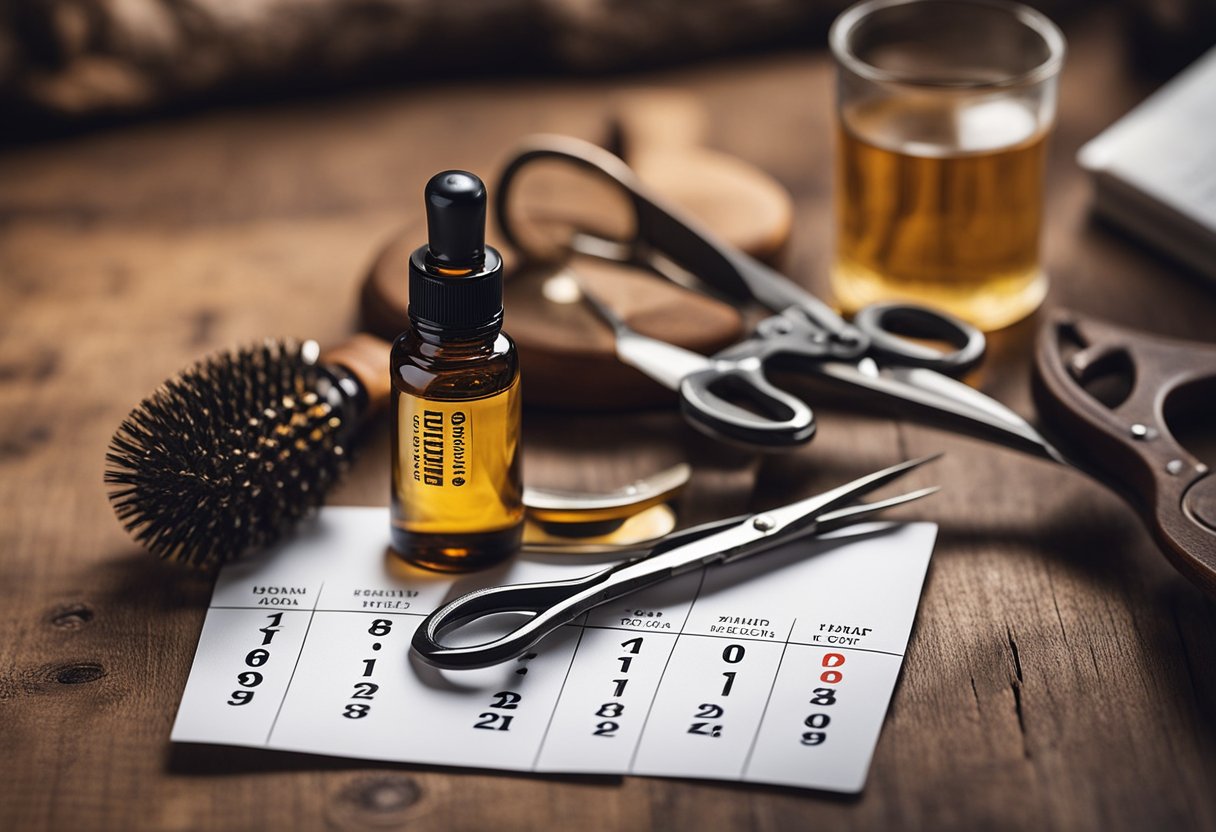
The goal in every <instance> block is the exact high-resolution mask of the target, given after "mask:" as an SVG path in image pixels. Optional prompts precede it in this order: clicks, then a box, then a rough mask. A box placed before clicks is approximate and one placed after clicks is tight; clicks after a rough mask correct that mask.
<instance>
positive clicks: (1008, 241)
mask: <svg viewBox="0 0 1216 832" xmlns="http://www.w3.org/2000/svg"><path fill="white" fill-rule="evenodd" d="M829 40H830V43H831V48H832V54H833V56H834V57H835V60H836V66H837V97H836V116H837V125H838V137H837V141H838V144H837V149H836V192H835V213H836V253H835V259H834V262H833V266H832V274H831V281H832V289H833V292H834V293H835V295H836V299H837V302H838V303H839V304H840V305H841V307H842V308H843V309H844V311H845V312H846V313H851V312H854V311H856V310H857V309H860V308H861V307H863V306H865V305H866V304H869V303H872V302H874V301H880V300H908V301H914V302H917V303H923V304H927V305H930V306H934V307H937V308H939V309H943V310H946V311H948V312H952V313H954V314H955V315H958V316H959V317H961V318H963V319H965V320H968V321H971V322H972V323H974V324H975V325H977V326H979V327H980V328H981V329H985V330H993V329H999V328H1000V327H1003V326H1007V325H1009V324H1011V323H1013V322H1015V321H1017V320H1019V319H1021V318H1023V317H1025V316H1026V315H1028V314H1030V313H1031V312H1033V311H1034V309H1035V308H1036V307H1037V306H1038V305H1039V304H1040V302H1042V300H1043V297H1044V295H1045V294H1046V292H1047V276H1046V274H1045V273H1044V272H1043V269H1042V266H1041V263H1040V260H1039V237H1040V226H1041V225H1042V217H1043V169H1044V157H1045V152H1046V143H1047V136H1048V134H1049V133H1050V131H1051V126H1052V123H1053V121H1054V118H1055V109H1056V87H1057V80H1058V77H1059V72H1060V67H1061V65H1062V64H1063V59H1064V37H1063V35H1061V34H1060V30H1059V29H1058V28H1056V26H1055V24H1053V23H1052V22H1051V21H1050V20H1048V19H1047V18H1046V17H1044V16H1043V15H1042V14H1040V13H1039V12H1037V11H1034V10H1033V9H1030V8H1027V7H1026V6H1022V5H1018V4H1016V3H1009V2H1004V1H1003V0H867V1H866V2H862V3H858V4H857V5H855V6H852V7H851V8H849V9H847V10H846V11H845V12H843V13H842V14H841V15H840V17H839V18H837V19H836V22H835V23H834V24H833V25H832V29H831V33H830V35H829Z"/></svg>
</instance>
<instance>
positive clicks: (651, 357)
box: [579, 281, 713, 390]
mask: <svg viewBox="0 0 1216 832" xmlns="http://www.w3.org/2000/svg"><path fill="white" fill-rule="evenodd" d="M579 289H580V290H581V291H582V293H583V300H585V301H586V302H587V305H588V306H590V307H591V308H592V309H594V310H595V311H596V313H597V314H598V315H599V316H600V317H601V318H603V319H604V321H605V322H606V323H607V324H608V325H609V326H610V327H612V332H613V334H614V335H615V336H616V355H617V358H619V359H621V361H623V362H624V363H626V364H628V365H629V366H630V367H634V368H636V369H638V370H641V371H642V372H643V373H645V374H646V375H648V376H650V377H651V378H652V379H654V380H655V381H657V382H658V383H659V384H662V385H663V386H664V387H667V388H669V389H671V390H679V389H680V382H681V381H683V380H684V378H685V377H687V376H690V375H692V374H693V373H697V372H700V371H702V370H705V369H708V368H709V367H710V366H711V365H712V363H713V362H712V361H711V360H710V359H708V358H706V357H705V356H703V355H701V354H700V353H697V352H693V351H692V350H686V349H684V348H683V347H677V346H676V345H675V344H669V343H667V342H666V341H660V340H659V339H657V338H651V337H650V336H649V335H642V334H641V333H640V332H637V331H636V330H634V329H631V328H630V327H629V325H628V324H626V323H625V320H624V319H623V318H622V317H621V316H620V315H618V314H616V312H615V311H613V309H612V308H611V307H609V306H608V305H607V304H605V303H604V302H603V301H602V300H600V299H599V298H597V297H596V296H595V295H594V294H593V293H592V292H589V291H587V287H586V285H584V284H583V283H582V282H581V281H580V282H579Z"/></svg>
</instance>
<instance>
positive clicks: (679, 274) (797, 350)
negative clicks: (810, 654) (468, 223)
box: [496, 136, 1062, 462]
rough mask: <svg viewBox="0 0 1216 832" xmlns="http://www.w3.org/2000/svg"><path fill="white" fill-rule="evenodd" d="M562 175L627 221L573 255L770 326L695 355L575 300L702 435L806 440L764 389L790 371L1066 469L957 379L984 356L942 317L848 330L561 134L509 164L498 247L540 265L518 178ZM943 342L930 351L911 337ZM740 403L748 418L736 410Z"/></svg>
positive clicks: (904, 308)
mask: <svg viewBox="0 0 1216 832" xmlns="http://www.w3.org/2000/svg"><path fill="white" fill-rule="evenodd" d="M552 162H558V163H561V164H565V165H571V166H574V167H576V168H578V169H579V170H581V171H583V172H585V173H590V174H591V175H592V176H594V177H597V178H598V179H600V180H602V181H603V182H606V183H608V184H609V185H610V186H611V187H612V188H614V189H615V191H616V192H617V196H618V197H619V198H620V199H621V201H622V202H624V203H626V204H627V205H628V208H629V210H631V211H632V213H633V217H632V218H631V219H632V222H631V223H626V224H625V225H628V226H629V228H630V230H629V231H628V232H626V233H617V234H610V233H603V232H597V231H594V230H590V229H589V228H579V227H575V228H573V229H571V230H570V232H569V235H568V238H567V239H566V240H565V241H564V243H565V247H566V249H567V250H568V253H572V254H582V255H586V256H591V257H596V258H600V259H604V260H609V261H614V262H618V263H628V264H631V265H638V266H643V267H646V268H649V269H651V270H653V271H655V272H657V273H658V274H660V275H663V276H665V277H667V278H668V279H672V280H674V281H675V282H677V283H687V279H686V278H687V277H688V276H692V277H693V278H695V279H696V281H698V282H699V284H700V285H701V286H702V287H707V288H708V290H709V291H710V292H711V293H713V294H719V295H725V296H726V297H727V298H729V299H731V300H733V301H736V302H743V301H754V302H756V303H758V304H759V305H760V306H762V307H764V308H766V309H768V310H770V311H771V312H774V313H775V314H774V315H772V316H771V317H768V318H766V319H764V320H762V321H761V322H760V323H759V324H758V325H757V327H756V330H755V332H754V333H753V334H752V335H751V336H750V337H749V338H747V339H746V340H744V341H743V342H741V343H739V344H736V345H734V346H731V347H728V348H727V349H725V350H723V351H721V352H719V353H717V354H716V355H713V356H711V357H706V356H703V355H701V354H699V353H696V352H693V351H691V350H686V349H683V348H681V347H677V346H675V345H672V344H668V343H666V342H664V341H661V340H659V339H656V338H650V337H648V336H644V335H641V334H640V333H637V332H635V331H633V330H632V329H630V328H629V327H628V326H627V325H626V324H625V322H624V321H623V320H622V319H621V318H620V317H619V316H617V315H615V314H614V313H613V312H612V310H610V309H609V308H608V307H606V306H605V305H604V304H603V303H600V302H598V299H597V298H595V297H594V295H593V294H592V293H591V292H588V291H586V287H585V286H583V289H584V297H586V298H587V300H588V301H589V302H590V303H591V304H592V305H593V306H594V307H595V308H596V309H597V310H598V311H599V313H600V315H601V316H602V317H603V318H604V319H605V320H606V321H607V322H608V323H609V324H610V325H611V326H612V328H613V330H614V332H615V335H616V352H617V355H618V357H619V358H620V359H621V360H622V361H624V362H625V363H626V364H629V365H631V366H633V367H636V368H637V369H639V370H641V371H642V372H644V373H646V374H647V375H649V376H650V377H651V378H653V379H655V380H656V381H658V382H659V383H661V384H664V385H665V386H667V387H670V388H672V389H673V390H677V391H678V392H679V395H680V407H681V410H682V411H683V414H684V416H685V418H687V419H688V421H689V422H691V423H692V424H693V425H694V426H695V427H697V428H699V429H700V430H702V431H704V432H706V433H708V434H710V435H712V436H715V437H719V438H723V439H727V440H731V441H734V442H736V443H741V444H745V445H749V446H753V447H760V448H781V447H789V446H793V445H798V444H801V443H804V442H807V441H808V440H810V439H811V438H812V436H814V433H815V416H814V412H813V411H812V409H811V408H810V406H809V405H807V403H806V402H805V401H803V400H802V399H800V398H799V397H797V396H794V395H792V394H790V393H789V392H787V391H785V390H782V389H780V388H778V387H776V386H775V385H773V384H772V383H771V382H770V381H769V379H768V376H767V373H768V371H769V370H771V369H786V370H791V371H793V372H797V373H802V374H805V375H810V376H814V377H816V378H819V379H822V380H826V381H828V382H831V383H834V384H837V385H844V386H846V387H848V388H850V389H851V390H852V391H853V392H854V393H857V392H860V393H862V394H863V395H864V396H866V397H869V398H872V399H876V400H880V401H883V402H886V403H895V404H896V405H897V406H898V407H899V410H900V412H901V414H906V413H913V414H916V415H919V416H921V417H922V418H925V419H927V420H929V421H933V422H935V423H938V424H941V425H943V426H945V427H952V428H954V429H956V430H959V431H960V432H965V433H969V434H972V435H975V436H978V437H979V438H983V439H988V440H990V441H997V442H1001V443H1003V444H1005V445H1008V446H1010V447H1014V448H1017V449H1019V450H1022V451H1026V452H1028V453H1032V454H1036V455H1038V456H1041V457H1044V458H1048V459H1052V460H1055V461H1057V462H1059V461H1062V458H1061V456H1060V454H1059V453H1058V452H1057V451H1056V450H1055V448H1054V447H1052V446H1051V445H1050V443H1048V441H1047V440H1046V439H1045V438H1043V436H1042V435H1041V434H1039V433H1038V431H1036V430H1035V429H1034V428H1033V427H1032V426H1031V425H1030V424H1029V423H1028V422H1026V420H1024V419H1022V418H1021V417H1020V416H1018V415H1017V414H1016V413H1014V412H1013V411H1011V410H1009V409H1008V408H1007V407H1005V406H1004V405H1002V404H1000V403H999V402H997V401H995V400H994V399H991V398H989V397H987V396H985V395H983V394H982V393H979V392H978V391H976V390H974V389H973V388H971V387H968V386H967V385H966V384H963V383H962V382H960V381H957V380H955V379H954V378H952V376H957V375H961V374H962V373H965V372H967V371H968V370H970V369H971V368H972V367H974V366H975V365H976V363H978V362H979V360H980V359H981V358H982V357H983V354H984V349H985V341H984V335H983V333H981V332H980V331H979V330H978V329H976V328H975V327H974V326H971V325H970V324H968V323H965V322H963V321H961V320H959V319H957V318H955V317H953V316H951V315H947V314H945V313H942V312H938V311H935V310H932V309H928V308H925V307H921V306H916V305H912V304H906V303H886V304H874V305H871V306H867V307H865V308H864V309H862V310H861V311H859V312H858V313H857V315H856V316H855V318H854V319H853V321H852V322H851V323H850V322H848V321H845V320H844V319H843V318H841V317H840V316H839V315H837V314H836V313H835V312H833V311H832V310H831V309H830V308H829V307H828V306H827V305H826V304H825V303H824V302H823V301H821V300H819V299H818V298H817V297H815V296H814V295H812V294H811V293H809V292H807V291H806V290H805V289H803V288H801V287H800V286H798V285H797V284H795V283H793V282H792V281H790V280H789V279H788V278H786V277H784V276H782V275H781V274H779V273H777V272H776V271H774V270H773V269H770V268H769V267H768V266H765V265H764V264H763V263H760V262H759V261H757V260H755V259H753V258H752V257H750V256H748V255H747V254H745V253H744V252H742V251H739V250H738V249H735V248H733V247H731V246H729V245H727V244H725V243H723V242H721V241H720V240H717V239H715V237H714V236H713V235H712V234H711V233H710V232H708V231H707V230H705V229H704V228H701V227H700V226H699V224H698V223H697V222H696V220H695V219H693V218H691V217H686V216H682V215H681V214H680V212H679V211H678V209H676V208H674V207H672V206H670V205H665V204H664V203H663V201H662V200H661V199H660V198H659V197H657V196H655V195H654V194H652V193H650V192H649V191H648V189H647V188H646V186H645V185H644V184H643V183H642V182H641V181H639V180H638V178H637V176H636V175H635V174H634V173H633V171H632V170H631V169H630V168H629V166H628V165H626V164H625V163H624V161H622V160H621V159H619V158H618V157H616V156H614V155H612V154H611V153H609V152H608V151H606V150H603V149H602V148H599V147H596V146H595V145H592V144H590V143H588V142H584V141H581V140H579V139H574V138H570V137H566V136H537V137H534V138H532V139H530V140H529V141H528V142H527V143H526V144H524V145H523V146H522V147H521V148H520V149H519V150H518V151H517V153H516V154H515V155H514V157H513V158H512V159H511V160H510V161H509V162H508V163H507V165H506V167H505V169H504V170H503V173H502V177H501V179H500V181H499V185H498V188H497V189H496V200H497V204H496V209H497V210H496V214H497V216H498V219H499V223H500V225H501V227H502V231H503V234H504V236H506V238H507V239H508V240H509V241H510V242H511V243H512V244H513V245H515V246H516V247H517V248H519V249H521V250H522V251H523V252H524V253H525V254H528V255H530V256H533V257H538V256H540V257H546V256H549V252H547V251H546V252H541V251H538V250H537V249H538V247H537V245H536V244H535V243H534V242H533V239H534V238H533V239H530V236H529V234H527V233H522V232H523V230H524V226H525V225H526V224H527V222H528V221H529V219H528V218H527V217H524V216H521V212H520V211H519V210H518V209H514V207H513V193H514V188H515V187H516V183H517V181H518V179H519V177H520V175H521V174H522V173H524V172H525V171H526V170H528V169H529V167H531V166H533V165H536V164H538V163H552ZM904 336H909V337H914V338H928V339H932V340H934V341H939V342H945V343H947V344H950V345H951V346H952V347H953V349H951V350H948V351H938V350H935V349H932V348H930V347H927V346H925V345H923V344H920V343H915V342H913V341H911V340H908V337H904ZM743 405H748V406H743Z"/></svg>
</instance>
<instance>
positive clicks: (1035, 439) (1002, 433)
mask: <svg viewBox="0 0 1216 832" xmlns="http://www.w3.org/2000/svg"><path fill="white" fill-rule="evenodd" d="M817 369H818V371H819V372H820V373H822V374H823V375H824V376H826V377H827V378H829V379H834V380H836V381H839V382H843V383H845V384H847V385H849V386H850V387H852V388H855V389H856V388H861V389H863V390H867V391H869V392H871V393H874V394H877V396H879V397H881V398H883V399H886V400H888V401H890V400H895V401H897V402H899V401H902V402H904V403H905V404H908V405H911V406H912V407H913V412H914V414H915V415H918V416H919V417H920V418H921V419H922V420H923V421H925V422H926V423H928V424H934V423H935V422H941V423H942V425H941V426H942V427H948V428H955V429H958V430H961V431H965V432H967V433H969V434H971V435H973V436H976V437H978V438H980V439H985V440H988V441H990V442H996V443H998V444H1001V445H1004V446H1005V447H1008V448H1013V449H1014V450H1018V451H1022V452H1024V453H1028V454H1032V455H1034V456H1038V457H1040V458H1043V459H1049V460H1051V461H1052V462H1058V463H1060V464H1063V465H1067V464H1069V463H1068V462H1067V461H1066V460H1065V458H1064V456H1063V454H1061V453H1060V451H1059V450H1057V449H1056V448H1055V446H1053V445H1052V444H1051V443H1050V442H1048V441H1047V439H1046V437H1044V436H1043V435H1042V434H1041V433H1039V431H1038V430H1037V429H1036V428H1035V427H1034V426H1033V425H1031V424H1030V423H1029V422H1028V421H1026V420H1025V419H1023V418H1022V417H1021V416H1019V415H1018V414H1017V413H1015V412H1013V411H1012V410H1010V409H1009V408H1008V407H1006V406H1005V405H1003V404H1001V403H1000V402H998V401H997V400H996V399H993V398H991V397H989V396H987V395H985V394H983V393H981V392H980V391H978V390H976V389H974V388H972V387H968V386H967V385H966V384H964V383H963V382H961V381H956V380H955V379H952V378H950V377H949V376H945V375H942V374H941V373H938V372H936V371H934V370H928V369H924V368H922V367H883V368H882V369H880V370H878V372H877V373H869V372H865V371H864V370H863V369H862V368H861V367H858V366H856V365H853V364H850V363H848V362H843V361H824V362H821V363H820V364H819V365H818V367H817Z"/></svg>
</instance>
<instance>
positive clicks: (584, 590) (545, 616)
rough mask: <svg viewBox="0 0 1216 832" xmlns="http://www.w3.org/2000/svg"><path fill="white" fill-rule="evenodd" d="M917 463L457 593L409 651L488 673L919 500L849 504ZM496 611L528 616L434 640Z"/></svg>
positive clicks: (921, 493)
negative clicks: (626, 608)
mask: <svg viewBox="0 0 1216 832" xmlns="http://www.w3.org/2000/svg"><path fill="white" fill-rule="evenodd" d="M936 458H937V457H936V456H928V457H922V458H921V459H913V460H909V461H907V462H901V463H899V464H898V465H892V466H891V467H890V468H884V469H883V470H881V471H876V472H874V473H872V474H868V475H867V476H864V477H861V478H859V479H856V480H853V481H852V482H850V483H846V484H844V485H841V486H838V487H836V488H833V489H832V490H831V491H827V492H825V493H823V494H819V495H817V496H814V497H808V498H807V499H805V500H799V501H798V502H796V503H791V504H789V505H787V506H782V507H781V508H776V509H772V510H770V511H764V512H761V513H759V514H750V515H744V516H741V517H732V518H729V519H726V520H717V521H714V522H712V523H707V524H705V525H702V526H695V527H693V528H691V529H685V530H684V531H681V532H676V533H675V534H671V535H668V536H667V537H665V538H663V539H662V540H660V541H659V542H658V543H657V544H656V545H655V546H654V547H653V548H651V549H649V550H646V551H644V552H641V553H640V556H639V557H636V558H635V559H633V560H627V561H625V562H624V563H620V564H617V565H615V566H610V567H608V568H607V569H604V570H601V571H599V572H596V573H594V574H592V575H588V576H586V577H583V578H576V579H573V580H567V581H549V582H545V583H531V584H514V585H510V586H497V587H489V588H487V589H479V590H475V591H474V592H470V593H468V594H467V595H463V596H461V597H459V598H457V599H455V600H454V601H451V602H449V603H448V604H445V605H444V606H443V607H440V608H439V609H438V610H436V611H435V612H433V613H431V614H430V615H429V616H427V617H426V619H425V620H423V622H422V623H421V624H420V625H419V626H418V629H417V630H416V631H415V632H414V639H413V645H412V646H413V649H414V651H415V652H416V653H417V654H418V655H419V656H420V657H421V658H422V659H423V660H424V661H426V662H427V663H428V664H432V665H434V666H436V667H442V668H450V669H470V668H475V667H488V666H490V665H494V664H499V663H500V662H505V661H510V660H511V659H514V658H516V657H518V656H522V655H523V654H524V653H525V652H527V650H528V649H529V648H530V647H532V645H534V644H536V643H537V642H538V641H540V640H541V639H542V638H544V637H545V636H546V635H548V634H549V633H551V632H553V631H554V630H556V629H557V628H559V627H561V626H563V625H565V624H570V623H572V622H574V621H575V620H576V619H577V618H578V617H579V616H580V615H582V614H583V613H585V612H587V611H588V610H590V609H591V608H593V607H597V606H599V605H600V604H603V603H606V602H608V601H611V600H613V599H616V598H620V597H621V596H623V595H628V594H630V593H632V592H637V591H638V590H641V589H645V588H646V587H649V586H654V585H655V584H657V583H660V582H662V581H665V580H667V579H668V578H672V577H675V576H676V575H681V574H683V573H685V572H689V571H691V570H693V569H699V568H701V567H702V566H709V565H712V564H720V563H731V562H733V561H736V560H741V559H743V558H746V557H750V556H751V555H756V554H760V553H761V552H766V551H769V550H770V549H773V548H775V547H777V546H780V545H781V544H783V543H788V542H790V541H792V540H796V539H798V538H800V537H805V536H807V535H811V534H816V533H820V532H826V531H830V530H831V529H834V528H838V527H840V526H845V525H848V524H849V523H852V522H854V521H855V520H858V519H860V518H863V517H867V516H869V515H871V514H874V513H876V512H879V511H882V510H884V509H888V508H892V507H893V506H897V505H902V504H904V503H907V502H911V501H912V500H917V499H920V498H921V497H926V496H928V495H930V494H932V493H934V492H935V491H937V490H938V489H937V488H936V487H930V488H922V489H919V490H916V491H910V492H908V493H907V494H900V495H899V496H896V497H890V498H888V499H885V500H876V501H874V502H872V503H861V504H858V505H851V503H853V502H854V501H856V500H857V499H858V498H859V497H862V496H864V495H866V494H868V493H870V492H871V491H874V490H875V489H877V488H880V487H882V486H883V485H886V484H887V483H889V482H891V481H892V480H895V479H897V478H899V477H901V476H903V475H904V474H905V473H907V472H908V471H911V470H912V469H913V468H916V467H918V466H920V465H923V464H924V463H926V462H930V461H932V460H934V459H936ZM496 613H533V614H534V615H533V617H532V618H530V619H529V620H528V621H527V622H525V623H524V624H523V625H522V626H520V627H518V628H516V629H515V630H512V631H511V632H510V633H507V634H506V635H504V636H502V637H501V638H499V639H496V640H494V641H490V642H487V643H485V644H478V645H474V646H471V647H444V646H443V645H442V644H440V642H439V638H440V636H441V635H444V634H450V633H451V632H452V631H453V630H455V629H458V628H460V627H462V626H464V625H466V624H469V623H470V622H471V621H473V620H474V619H477V618H480V617H482V616H487V615H494V614H496Z"/></svg>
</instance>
